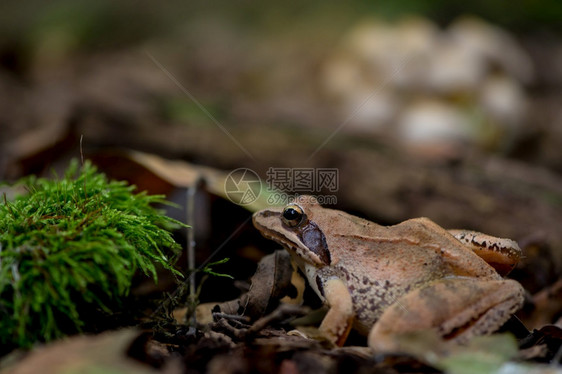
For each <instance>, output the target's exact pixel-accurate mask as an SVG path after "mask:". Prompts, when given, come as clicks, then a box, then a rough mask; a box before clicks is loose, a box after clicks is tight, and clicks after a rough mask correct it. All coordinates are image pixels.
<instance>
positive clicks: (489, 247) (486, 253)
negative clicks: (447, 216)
mask: <svg viewBox="0 0 562 374" xmlns="http://www.w3.org/2000/svg"><path fill="white" fill-rule="evenodd" d="M447 231H449V233H450V234H451V235H453V236H454V237H455V239H457V240H458V241H460V242H461V243H462V244H464V245H465V246H466V247H468V248H469V249H470V250H471V251H473V252H474V253H475V254H476V255H478V256H479V257H481V258H482V259H483V260H484V261H486V262H487V263H488V264H490V265H491V266H492V267H493V268H494V269H496V271H497V272H498V273H499V274H500V275H501V276H505V275H507V274H508V273H509V272H510V271H511V270H513V268H514V267H515V265H517V262H518V261H519V259H520V258H521V248H519V245H518V244H517V242H516V241H514V240H511V239H507V238H497V237H495V236H491V235H486V234H482V233H481V232H477V231H469V230H447Z"/></svg>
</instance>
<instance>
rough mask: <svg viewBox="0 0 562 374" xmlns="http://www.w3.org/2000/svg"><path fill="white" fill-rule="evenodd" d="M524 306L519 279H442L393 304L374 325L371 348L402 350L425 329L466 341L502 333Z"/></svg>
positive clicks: (458, 340) (370, 339)
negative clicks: (406, 341)
mask: <svg viewBox="0 0 562 374" xmlns="http://www.w3.org/2000/svg"><path fill="white" fill-rule="evenodd" d="M522 304H523V288H522V287H521V285H520V284H519V283H517V282H516V281H513V280H480V279H476V278H474V279H470V278H449V279H441V280H438V281H435V282H433V283H430V284H429V285H427V286H426V287H422V288H420V289H417V290H414V291H412V292H409V293H407V294H406V295H404V296H402V297H401V298H399V299H398V300H397V301H396V302H395V303H394V304H392V305H391V306H390V307H388V308H387V309H386V310H385V311H384V313H383V314H382V316H381V317H380V319H379V320H378V321H377V322H376V323H375V325H374V326H373V328H372V329H371V332H370V334H369V346H370V347H371V348H372V349H374V350H375V351H378V352H396V351H400V350H402V348H401V347H402V345H401V344H402V343H401V342H402V341H403V340H402V339H403V338H404V337H405V336H407V335H408V334H411V333H415V332H421V331H424V330H430V331H433V332H435V333H437V335H439V336H441V337H443V338H444V339H446V340H455V341H457V342H461V343H462V342H464V341H466V340H468V339H469V338H471V337H472V336H474V335H486V334H488V333H492V332H494V331H496V330H497V329H498V328H499V327H501V325H502V324H503V323H505V322H506V321H507V320H508V319H509V318H510V316H511V314H512V313H513V312H515V311H516V310H517V309H519V308H520V307H521V305H522Z"/></svg>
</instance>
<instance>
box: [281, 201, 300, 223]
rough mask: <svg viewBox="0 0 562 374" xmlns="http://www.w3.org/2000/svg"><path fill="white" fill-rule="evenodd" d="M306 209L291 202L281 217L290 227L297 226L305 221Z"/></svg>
mask: <svg viewBox="0 0 562 374" xmlns="http://www.w3.org/2000/svg"><path fill="white" fill-rule="evenodd" d="M304 217H305V214H304V211H303V210H302V208H301V207H300V206H298V205H296V204H290V205H287V206H286V207H285V209H283V213H282V214H281V219H282V220H283V223H285V224H286V225H287V226H289V227H296V226H298V225H300V224H301V223H302V222H303V221H304Z"/></svg>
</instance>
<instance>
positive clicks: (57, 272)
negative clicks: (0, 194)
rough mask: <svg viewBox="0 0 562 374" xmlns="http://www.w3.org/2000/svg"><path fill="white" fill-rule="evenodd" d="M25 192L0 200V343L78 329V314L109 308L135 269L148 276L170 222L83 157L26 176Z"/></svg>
mask: <svg viewBox="0 0 562 374" xmlns="http://www.w3.org/2000/svg"><path fill="white" fill-rule="evenodd" d="M20 183H21V184H23V185H25V186H26V189H27V190H28V193H27V194H25V195H22V196H19V197H17V198H15V199H14V200H13V201H11V202H8V201H6V197H5V196H4V201H3V202H2V203H0V344H2V345H12V346H14V345H17V346H23V347H28V346H30V345H31V344H33V343H34V342H36V341H48V340H52V339H54V338H57V337H60V336H63V335H65V334H68V333H74V332H78V331H81V330H82V328H83V327H85V326H84V325H85V322H84V319H83V318H81V313H82V311H84V310H88V313H91V312H92V310H94V312H95V311H100V313H112V312H113V311H114V308H116V307H118V306H119V300H121V298H123V297H124V296H126V295H128V292H129V289H130V287H131V282H132V279H133V276H134V275H135V273H137V271H138V270H140V271H142V272H143V273H144V274H145V275H146V276H148V277H151V278H153V279H154V280H155V281H156V268H157V266H161V267H163V268H165V269H168V270H170V271H173V272H174V273H176V274H179V273H177V272H176V271H175V270H174V269H173V267H172V266H173V264H172V263H171V262H172V261H170V260H169V259H168V258H167V257H166V255H165V254H164V252H163V250H165V249H167V248H168V249H172V251H171V252H172V253H174V252H177V251H175V250H177V249H178V245H177V244H176V243H175V242H174V240H173V238H172V236H171V234H170V232H169V231H167V229H170V228H171V227H172V226H174V225H177V224H178V222H176V221H173V220H172V219H170V218H168V217H166V216H163V215H162V214H160V213H159V212H158V211H157V210H155V209H154V208H153V207H152V204H154V203H162V202H164V200H163V198H162V196H149V195H147V194H145V193H139V194H133V190H134V188H135V187H134V186H128V185H127V184H126V183H125V182H116V181H108V179H107V177H106V176H105V175H103V174H101V173H98V172H97V170H96V168H95V167H94V166H92V165H91V164H90V163H89V162H86V163H85V165H83V167H82V168H80V169H79V167H78V163H77V162H73V163H72V164H71V166H70V168H69V170H68V171H67V173H66V175H65V177H64V178H62V179H60V180H54V181H53V180H47V179H38V178H34V177H31V178H27V179H25V180H23V181H21V182H20Z"/></svg>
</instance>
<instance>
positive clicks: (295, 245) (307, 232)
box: [252, 210, 331, 266]
mask: <svg viewBox="0 0 562 374" xmlns="http://www.w3.org/2000/svg"><path fill="white" fill-rule="evenodd" d="M281 214H282V213H281V212H277V211H272V210H264V211H260V212H256V213H254V215H253V217H252V221H253V223H254V226H255V227H256V228H257V229H258V230H259V231H260V232H261V234H262V235H263V236H264V237H265V238H267V239H270V240H273V241H275V242H277V243H279V244H281V245H282V246H283V247H284V248H285V249H287V250H288V251H289V252H292V253H294V254H295V255H297V256H298V257H301V258H302V259H303V260H304V261H305V262H307V263H310V264H314V265H315V266H325V265H329V264H330V262H331V258H330V252H329V251H328V245H327V243H326V238H325V237H324V234H323V233H322V232H321V230H320V229H319V228H318V226H317V225H316V224H315V223H314V222H310V221H309V222H308V224H307V225H306V226H305V227H288V226H286V225H284V224H283V222H282V220H281Z"/></svg>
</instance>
